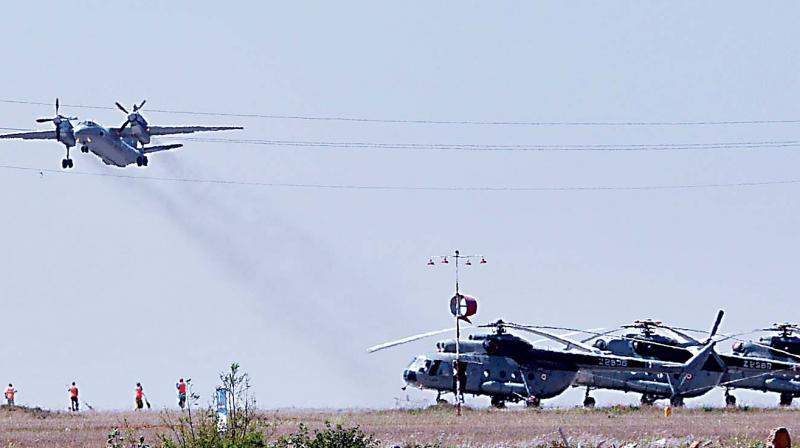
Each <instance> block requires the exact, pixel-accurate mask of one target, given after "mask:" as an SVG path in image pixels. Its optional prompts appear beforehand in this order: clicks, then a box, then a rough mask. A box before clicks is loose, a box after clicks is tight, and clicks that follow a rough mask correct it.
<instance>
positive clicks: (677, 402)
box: [669, 397, 683, 408]
mask: <svg viewBox="0 0 800 448" xmlns="http://www.w3.org/2000/svg"><path fill="white" fill-rule="evenodd" d="M669 404H670V406H672V407H673V408H682V407H683V397H672V398H670V399H669Z"/></svg>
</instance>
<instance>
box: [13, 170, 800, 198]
mask: <svg viewBox="0 0 800 448" xmlns="http://www.w3.org/2000/svg"><path fill="white" fill-rule="evenodd" d="M0 169H5V170H15V171H26V172H32V173H37V174H40V175H44V173H48V174H64V175H72V176H92V177H110V178H118V179H130V180H136V181H156V182H173V183H191V184H212V185H231V186H246V187H261V188H286V189H322V190H375V191H428V192H434V191H441V192H537V191H538V192H567V191H658V190H702V189H723V188H744V187H759V186H770V185H793V184H800V179H788V180H771V181H751V182H730V183H706V184H675V185H632V186H561V187H559V186H539V187H535V186H531V187H524V186H519V187H517V186H406V185H361V184H314V183H289V182H261V181H240V180H232V179H203V178H190V177H162V176H146V175H133V174H123V173H113V172H108V173H98V172H88V171H62V170H57V169H50V168H34V167H26V166H14V165H0Z"/></svg>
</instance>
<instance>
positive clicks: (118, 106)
mask: <svg viewBox="0 0 800 448" xmlns="http://www.w3.org/2000/svg"><path fill="white" fill-rule="evenodd" d="M114 104H116V105H117V108H119V110H121V111H123V112H125V113H126V114H127V113H129V112H128V111H127V109H125V108H124V107H122V104H119V103H117V102H115V103H114Z"/></svg>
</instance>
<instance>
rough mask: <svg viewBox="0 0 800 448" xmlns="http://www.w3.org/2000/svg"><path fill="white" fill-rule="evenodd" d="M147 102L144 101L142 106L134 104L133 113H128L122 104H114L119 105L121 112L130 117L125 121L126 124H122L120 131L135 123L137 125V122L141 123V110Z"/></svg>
mask: <svg viewBox="0 0 800 448" xmlns="http://www.w3.org/2000/svg"><path fill="white" fill-rule="evenodd" d="M146 102H147V100H142V103H141V104H138V105H137V104H134V105H133V112H128V110H127V109H125V107H123V106H122V104H119V102H115V103H114V104H116V105H117V108H118V109H119V110H121V111H122V112H124V113H125V114H126V115H128V118H127V120H125V122H124V123H122V126H120V127H119V130H120V131H121V130H123V129H125V127H126V126H128V125H129V124H133V123H136V122H137V121H139V119H140V118H141V115H140V114H139V110H141V109H142V107H144V103H146Z"/></svg>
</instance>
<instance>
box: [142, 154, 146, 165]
mask: <svg viewBox="0 0 800 448" xmlns="http://www.w3.org/2000/svg"><path fill="white" fill-rule="evenodd" d="M142 165H144V166H147V156H142Z"/></svg>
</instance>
